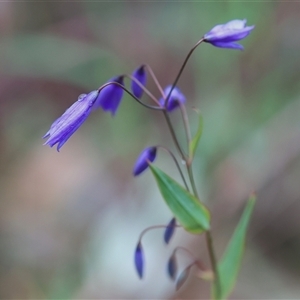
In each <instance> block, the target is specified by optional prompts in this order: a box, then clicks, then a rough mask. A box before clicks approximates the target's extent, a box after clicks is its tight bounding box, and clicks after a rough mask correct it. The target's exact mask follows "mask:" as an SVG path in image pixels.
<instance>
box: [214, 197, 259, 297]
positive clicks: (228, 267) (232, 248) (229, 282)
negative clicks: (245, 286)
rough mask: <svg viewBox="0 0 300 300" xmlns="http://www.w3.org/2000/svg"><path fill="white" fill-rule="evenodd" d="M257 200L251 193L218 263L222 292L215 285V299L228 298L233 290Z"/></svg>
mask: <svg viewBox="0 0 300 300" xmlns="http://www.w3.org/2000/svg"><path fill="white" fill-rule="evenodd" d="M255 202H256V196H255V195H251V196H250V197H249V199H248V202H247V205H246V207H245V209H244V211H243V214H242V216H241V218H240V221H239V223H238V225H237V227H236V229H235V231H234V233H233V235H232V237H231V239H230V242H229V243H228V246H227V248H226V250H225V252H224V254H223V257H222V259H221V260H220V262H219V263H218V273H219V280H220V284H221V289H220V292H219V293H218V292H217V289H216V286H215V284H214V285H213V291H212V292H213V299H226V298H227V297H228V295H229V294H230V292H231V291H232V289H233V287H234V284H235V281H236V278H237V275H238V271H239V268H240V265H241V261H242V256H243V252H244V248H245V242H246V233H247V228H248V224H249V222H250V217H251V214H252V211H253V208H254V205H255Z"/></svg>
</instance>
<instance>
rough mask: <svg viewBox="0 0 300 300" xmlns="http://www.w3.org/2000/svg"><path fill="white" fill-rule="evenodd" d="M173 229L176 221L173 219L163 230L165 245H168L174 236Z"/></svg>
mask: <svg viewBox="0 0 300 300" xmlns="http://www.w3.org/2000/svg"><path fill="white" fill-rule="evenodd" d="M175 227H176V219H175V218H173V219H172V220H171V221H170V223H169V224H168V225H167V227H166V230H165V234H164V240H165V243H166V244H168V243H169V242H170V240H171V238H172V236H173V234H174V231H175Z"/></svg>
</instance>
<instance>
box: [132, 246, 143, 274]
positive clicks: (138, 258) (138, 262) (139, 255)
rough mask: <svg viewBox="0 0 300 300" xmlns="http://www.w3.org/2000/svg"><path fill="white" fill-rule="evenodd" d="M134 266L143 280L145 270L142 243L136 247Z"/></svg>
mask: <svg viewBox="0 0 300 300" xmlns="http://www.w3.org/2000/svg"><path fill="white" fill-rule="evenodd" d="M134 265H135V268H136V271H137V273H138V275H139V277H140V279H142V278H143V270H144V253H143V248H142V244H141V242H139V243H138V244H137V246H136V249H135V253H134Z"/></svg>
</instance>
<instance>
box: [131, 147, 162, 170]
mask: <svg viewBox="0 0 300 300" xmlns="http://www.w3.org/2000/svg"><path fill="white" fill-rule="evenodd" d="M155 158H156V147H149V148H146V149H144V150H143V151H142V153H141V154H140V156H139V157H138V159H137V160H136V162H135V165H134V168H133V175H134V176H137V175H140V174H141V173H142V172H143V171H145V170H146V169H147V168H148V167H149V163H148V161H150V162H153V161H154V159H155Z"/></svg>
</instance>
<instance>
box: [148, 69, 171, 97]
mask: <svg viewBox="0 0 300 300" xmlns="http://www.w3.org/2000/svg"><path fill="white" fill-rule="evenodd" d="M144 66H145V68H146V69H147V71H148V72H149V74H150V76H151V77H152V79H153V81H154V83H155V85H156V86H157V88H158V89H159V91H160V93H161V95H162V97H163V98H164V99H165V97H166V95H165V92H164V90H163V88H162V87H161V85H160V83H159V81H158V79H157V77H156V76H155V74H154V72H153V70H152V68H151V67H150V66H149V65H148V64H144Z"/></svg>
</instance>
